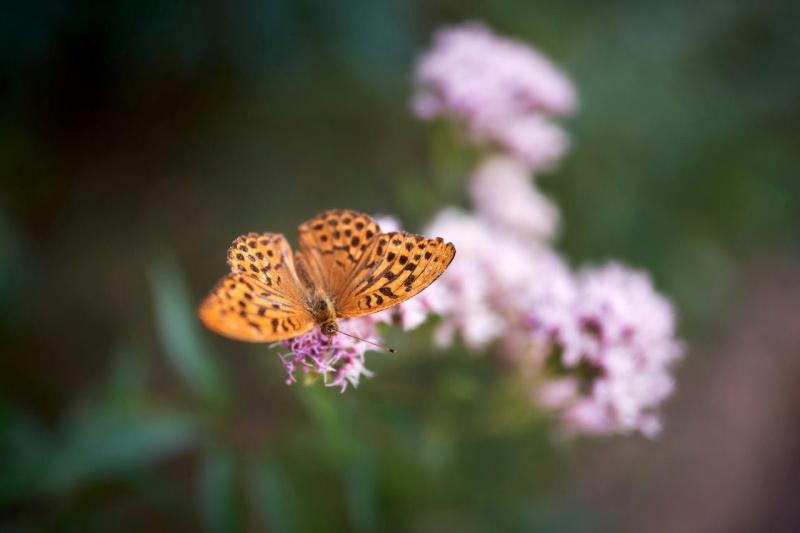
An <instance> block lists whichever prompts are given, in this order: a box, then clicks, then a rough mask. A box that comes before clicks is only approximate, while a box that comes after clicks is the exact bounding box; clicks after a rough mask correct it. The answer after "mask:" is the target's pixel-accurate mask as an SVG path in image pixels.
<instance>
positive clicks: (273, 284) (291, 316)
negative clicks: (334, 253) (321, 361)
mask: <svg viewBox="0 0 800 533" xmlns="http://www.w3.org/2000/svg"><path fill="white" fill-rule="evenodd" d="M228 265H230V267H231V274H230V275H228V276H226V277H225V278H223V279H222V280H220V282H219V283H218V284H217V286H216V287H215V288H214V290H212V291H211V293H210V294H209V295H208V297H206V299H205V301H204V302H203V303H202V304H201V306H200V309H199V311H198V313H199V316H200V319H201V320H202V321H203V323H204V324H205V325H206V326H208V328H209V329H211V330H213V331H216V332H217V333H219V334H221V335H224V336H226V337H231V338H233V339H238V340H244V341H252V342H258V341H274V340H280V339H287V338H290V337H294V336H296V335H300V334H301V333H304V332H306V331H308V330H309V329H311V328H312V327H313V325H314V319H313V316H312V315H311V313H309V311H308V310H307V303H308V302H307V300H308V296H307V294H306V292H305V290H304V288H303V287H302V285H301V284H300V282H299V281H298V277H297V273H296V272H295V267H294V262H293V261H292V250H291V248H290V247H289V243H288V242H287V241H286V238H285V237H284V236H283V235H281V234H279V233H248V234H246V235H242V236H240V237H237V238H236V240H234V241H233V243H232V244H231V246H230V248H229V249H228Z"/></svg>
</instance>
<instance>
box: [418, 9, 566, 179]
mask: <svg viewBox="0 0 800 533" xmlns="http://www.w3.org/2000/svg"><path fill="white" fill-rule="evenodd" d="M416 84H417V91H416V95H415V96H414V99H413V101H412V107H413V109H414V112H415V113H416V114H417V116H418V117H420V118H422V119H425V120H430V119H434V118H441V117H444V118H450V119H453V120H455V121H457V122H459V123H461V124H463V125H464V126H465V127H466V133H467V134H468V136H469V138H470V139H472V141H473V142H475V143H477V144H479V145H495V146H497V147H498V148H500V149H501V150H503V151H505V152H509V153H512V154H514V155H515V156H516V157H517V158H519V159H520V160H521V161H523V162H525V163H526V164H527V165H528V166H529V167H530V168H531V169H532V170H546V169H549V168H551V167H552V166H553V165H554V164H555V163H556V162H557V161H558V160H559V159H560V157H561V155H562V154H563V153H564V152H565V151H566V150H567V148H568V146H569V140H568V138H567V136H566V134H565V133H564V132H563V131H562V130H561V129H560V128H559V127H558V126H556V125H555V124H553V123H552V122H550V120H549V118H550V117H553V116H560V115H564V114H567V113H570V112H571V111H573V110H574V108H575V106H576V100H577V98H576V95H575V90H574V89H573V87H572V84H571V83H570V81H569V79H568V78H567V77H566V76H565V75H564V74H563V73H562V72H561V71H560V70H559V69H558V68H556V67H555V66H554V65H553V64H552V63H551V62H550V61H549V60H548V59H547V58H546V57H545V56H544V55H543V54H541V53H540V52H538V51H537V50H534V49H533V48H531V47H530V46H527V45H526V44H524V43H522V42H519V41H515V40H512V39H508V38H504V37H499V36H497V35H495V34H494V33H492V31H491V30H489V28H487V27H486V26H485V25H483V24H481V23H477V22H468V23H466V24H462V25H460V26H454V27H449V28H444V29H442V30H440V31H438V32H437V33H436V37H435V39H434V45H433V47H432V49H431V50H429V51H428V52H426V53H424V54H423V55H422V56H421V57H420V59H419V62H418V64H417V73H416Z"/></svg>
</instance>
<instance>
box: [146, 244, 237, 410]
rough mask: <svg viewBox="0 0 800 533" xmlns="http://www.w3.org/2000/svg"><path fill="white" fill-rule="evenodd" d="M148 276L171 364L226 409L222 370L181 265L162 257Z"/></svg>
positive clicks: (197, 390) (195, 388)
mask: <svg viewBox="0 0 800 533" xmlns="http://www.w3.org/2000/svg"><path fill="white" fill-rule="evenodd" d="M148 274H149V279H150V287H151V290H152V292H153V301H154V303H155V313H156V325H157V327H158V334H159V338H160V340H161V345H162V346H163V348H164V351H165V353H166V354H167V356H168V357H169V360H170V362H171V363H172V365H173V366H174V367H175V369H176V370H177V371H178V373H179V374H180V375H181V377H182V378H183V380H184V381H185V382H186V384H187V385H188V386H189V387H190V388H191V389H192V390H193V391H194V392H195V394H197V395H198V396H199V397H201V398H203V399H204V400H206V401H208V402H209V403H211V404H214V405H218V406H221V405H224V404H225V403H227V398H228V394H227V391H226V390H225V387H224V384H223V380H222V377H221V376H220V371H219V368H218V367H217V364H216V363H215V360H214V358H213V357H212V356H211V353H210V351H209V349H208V347H207V346H206V345H205V343H204V342H203V341H202V338H201V335H200V326H199V323H198V321H197V318H196V316H195V313H194V305H193V304H192V303H191V302H190V299H189V296H188V293H187V290H186V286H185V283H184V278H183V275H182V273H181V271H180V269H179V267H178V265H177V264H176V262H175V260H174V259H173V258H172V257H170V256H162V257H161V258H160V259H159V260H157V261H155V262H153V263H152V264H151V265H150V268H149V271H148Z"/></svg>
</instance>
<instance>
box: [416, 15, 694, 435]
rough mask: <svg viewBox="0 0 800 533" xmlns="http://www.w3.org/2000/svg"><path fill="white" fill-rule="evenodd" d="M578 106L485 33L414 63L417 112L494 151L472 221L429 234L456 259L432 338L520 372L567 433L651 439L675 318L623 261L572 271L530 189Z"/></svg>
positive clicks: (553, 222)
mask: <svg viewBox="0 0 800 533" xmlns="http://www.w3.org/2000/svg"><path fill="white" fill-rule="evenodd" d="M575 101H576V97H575V93H574V90H573V89H572V86H571V84H570V83H569V81H568V80H567V78H566V77H565V76H564V75H563V74H561V72H560V71H558V69H557V68H556V67H555V66H553V65H552V64H551V63H549V62H548V61H547V60H546V59H545V58H544V57H543V56H541V54H539V53H538V52H537V51H535V50H534V49H532V48H530V47H528V46H526V45H524V44H522V43H520V42H516V41H511V40H509V39H505V38H502V37H498V36H496V35H494V34H493V33H492V32H491V31H490V30H488V29H487V28H486V27H485V26H483V25H480V24H475V23H469V24H465V25H462V26H457V27H454V28H448V29H445V30H442V31H441V32H439V33H438V34H437V37H436V39H435V43H434V46H433V48H432V50H431V51H429V52H427V53H426V54H424V55H423V56H422V59H421V60H420V62H419V65H418V70H417V95H416V97H415V99H414V109H415V111H416V112H417V114H418V115H419V116H420V117H421V118H424V119H430V118H438V117H446V118H450V119H455V121H456V122H457V123H458V124H461V125H462V126H463V127H464V128H465V130H466V133H467V138H469V139H472V140H473V141H475V140H477V141H483V140H486V139H491V141H492V151H491V153H490V154H488V155H487V156H486V157H485V158H484V159H483V161H482V162H481V163H480V164H479V166H478V168H477V169H476V171H475V172H474V173H473V175H472V176H471V178H470V183H469V192H470V198H471V200H472V204H473V206H474V208H475V212H474V213H468V212H464V211H459V210H455V209H452V208H451V209H445V210H444V211H442V212H441V213H440V214H439V216H438V217H436V218H435V220H434V221H433V222H432V224H431V225H430V226H429V227H428V228H427V229H426V232H427V233H430V234H435V235H441V236H442V237H444V238H446V239H448V240H451V241H453V243H455V245H456V248H457V249H458V256H457V257H456V260H455V261H454V262H453V263H452V264H451V265H450V268H449V269H448V271H447V272H446V273H445V274H444V276H442V278H441V280H440V283H439V284H438V285H439V288H438V291H439V292H438V293H437V296H438V298H439V299H440V303H439V305H440V308H439V309H438V313H439V314H440V315H441V317H442V318H441V321H440V324H439V326H438V328H437V331H436V341H437V342H438V343H439V344H442V345H449V344H450V343H451V342H452V341H453V339H454V337H455V336H456V335H460V336H461V338H462V339H463V340H464V342H465V344H466V345H467V346H468V347H470V348H472V349H476V350H480V349H485V348H488V347H492V348H494V349H495V350H494V351H495V352H496V353H499V354H500V355H502V356H503V357H504V358H506V359H509V360H511V361H514V362H517V363H518V364H519V367H520V369H522V370H524V371H525V372H526V375H528V376H530V378H531V382H532V385H533V386H534V387H535V392H534V398H535V400H536V403H537V405H538V406H539V407H541V408H544V409H546V410H548V411H551V412H553V413H554V414H555V415H556V416H558V417H559V418H560V420H561V421H562V426H563V428H564V429H565V430H566V431H569V432H572V433H579V432H583V433H587V434H612V433H630V432H640V433H642V434H644V435H647V436H653V435H655V434H656V433H657V432H658V431H659V429H660V420H659V417H658V411H657V409H658V407H659V405H660V404H661V403H662V402H663V400H664V399H666V398H667V397H668V396H669V395H670V394H671V392H672V389H673V387H674V384H673V379H672V376H671V373H670V371H671V366H672V364H673V363H674V362H675V361H676V360H677V359H679V358H680V357H681V355H682V348H681V345H680V343H679V342H678V341H676V340H675V317H674V313H673V311H672V308H671V306H670V304H669V302H668V301H667V300H666V299H665V298H664V297H662V296H661V295H659V294H658V293H657V292H655V290H654V288H653V286H652V283H651V281H650V279H649V277H648V276H647V275H646V274H644V273H642V272H638V271H634V270H631V269H628V268H626V267H624V266H622V265H620V264H617V263H611V264H609V265H606V266H604V267H601V268H596V269H586V270H583V271H580V272H578V273H574V272H573V271H572V270H571V269H570V267H569V266H568V265H567V264H566V262H565V261H564V260H563V259H562V258H561V256H560V255H559V254H558V253H557V252H556V251H555V250H554V249H553V248H552V245H551V244H550V242H551V240H552V238H553V237H554V236H555V235H556V233H557V230H558V223H559V212H558V209H557V208H556V207H555V206H554V205H553V204H552V202H551V201H550V200H549V199H548V198H546V197H545V196H543V195H542V194H541V193H540V192H539V190H538V189H537V188H536V186H535V182H533V181H532V180H531V174H532V172H534V171H538V170H542V169H547V168H551V167H552V166H554V165H555V164H556V162H557V161H558V159H559V158H560V157H561V156H562V155H563V154H564V152H565V150H566V148H567V137H566V134H565V133H564V132H563V131H562V130H561V129H560V128H559V127H558V126H556V125H555V124H553V123H552V122H551V121H550V117H552V116H554V115H559V114H563V113H566V112H569V111H571V110H572V109H573V108H574V106H575Z"/></svg>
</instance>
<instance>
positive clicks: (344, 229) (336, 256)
mask: <svg viewBox="0 0 800 533" xmlns="http://www.w3.org/2000/svg"><path fill="white" fill-rule="evenodd" d="M297 233H298V241H299V243H300V254H299V255H300V257H302V263H303V266H304V268H305V269H307V270H308V274H309V277H310V278H311V280H312V281H313V283H314V284H317V285H321V286H322V288H323V290H324V291H325V292H326V294H328V295H330V296H332V297H333V296H335V295H336V294H338V293H340V292H341V291H342V290H343V289H344V288H345V286H346V285H347V282H348V281H349V279H350V277H351V276H352V274H353V273H354V271H355V269H356V267H357V265H358V264H359V263H360V262H361V259H362V257H363V256H364V254H365V253H366V252H367V251H368V249H369V247H370V245H371V243H372V241H373V240H374V239H375V237H376V236H377V235H378V234H379V233H380V228H379V227H378V224H377V223H376V222H375V221H374V220H373V219H372V218H371V217H370V216H369V215H366V214H364V213H358V212H356V211H350V210H348V209H336V210H331V211H326V212H324V213H322V214H320V215H317V216H316V217H314V218H312V219H310V220H307V221H305V222H303V223H302V224H300V226H299V227H298V228H297Z"/></svg>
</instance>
